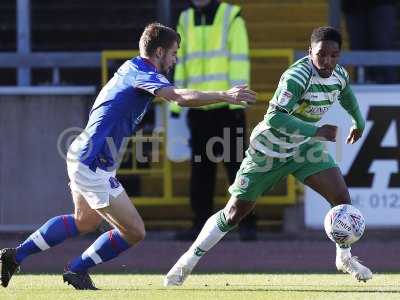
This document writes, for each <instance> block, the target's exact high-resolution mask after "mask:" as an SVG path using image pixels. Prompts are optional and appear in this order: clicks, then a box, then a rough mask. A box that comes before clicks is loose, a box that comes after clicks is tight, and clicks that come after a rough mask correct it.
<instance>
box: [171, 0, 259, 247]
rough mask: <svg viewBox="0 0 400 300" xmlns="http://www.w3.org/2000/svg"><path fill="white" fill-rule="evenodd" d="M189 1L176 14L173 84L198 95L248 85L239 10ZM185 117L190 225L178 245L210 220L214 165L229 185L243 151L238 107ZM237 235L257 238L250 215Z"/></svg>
mask: <svg viewBox="0 0 400 300" xmlns="http://www.w3.org/2000/svg"><path fill="white" fill-rule="evenodd" d="M191 2H192V3H191V4H192V5H191V7H190V8H188V9H186V10H184V11H183V12H182V13H181V14H180V17H179V22H178V26H177V32H179V34H180V35H181V37H182V43H181V46H180V49H179V51H178V63H177V65H176V68H175V76H174V80H175V85H176V86H178V87H182V88H190V89H202V90H215V89H217V90H219V89H222V90H224V89H227V88H230V87H232V86H235V85H241V84H246V85H248V84H249V78H250V63H249V55H248V54H249V45H248V37H247V31H246V26H245V22H244V20H243V18H242V17H241V8H240V7H239V6H237V5H231V4H228V3H225V2H220V1H217V0H192V1H191ZM180 109H181V107H179V106H178V105H174V104H171V106H170V110H171V112H172V114H173V115H177V114H179V112H180ZM187 117H188V125H189V130H190V146H191V178H190V203H191V206H192V210H193V213H194V220H193V227H192V228H191V229H190V230H188V231H186V232H180V233H178V234H177V239H181V240H191V239H193V238H194V237H196V236H197V234H198V233H199V232H200V230H201V228H202V227H203V225H204V223H205V221H206V220H207V219H208V218H209V217H210V216H211V215H212V212H213V196H214V189H215V182H216V171H217V161H220V160H221V159H220V157H222V158H223V162H224V166H225V168H226V170H227V174H228V179H229V182H230V184H232V183H233V182H234V180H235V175H236V172H237V171H238V169H239V167H240V162H241V160H242V159H243V157H244V150H245V147H246V145H244V144H245V143H244V139H245V138H244V136H245V113H244V110H243V107H241V106H235V105H229V104H224V103H217V104H211V105H207V106H204V107H200V108H197V109H192V108H191V109H190V110H189V112H188V115H187ZM213 141H214V142H215V143H213ZM221 146H222V147H221ZM239 233H240V237H241V239H242V240H254V239H256V221H255V216H254V214H251V215H250V216H249V217H248V218H246V219H245V220H244V221H243V222H242V223H241V228H240V230H239Z"/></svg>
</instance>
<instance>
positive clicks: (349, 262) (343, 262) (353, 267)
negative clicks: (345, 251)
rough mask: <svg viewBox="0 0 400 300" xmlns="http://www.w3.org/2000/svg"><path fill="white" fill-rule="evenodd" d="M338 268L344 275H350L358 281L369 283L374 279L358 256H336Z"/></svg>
mask: <svg viewBox="0 0 400 300" xmlns="http://www.w3.org/2000/svg"><path fill="white" fill-rule="evenodd" d="M336 268H337V269H338V270H339V271H342V272H343V273H349V274H350V275H351V276H353V277H354V278H355V279H357V280H358V281H364V282H367V280H370V279H371V278H372V272H371V270H370V269H368V268H367V267H366V266H363V265H362V264H361V263H360V262H359V261H358V258H357V257H356V256H347V257H345V256H341V255H337V256H336Z"/></svg>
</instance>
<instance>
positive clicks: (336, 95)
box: [328, 91, 340, 103]
mask: <svg viewBox="0 0 400 300" xmlns="http://www.w3.org/2000/svg"><path fill="white" fill-rule="evenodd" d="M339 95H340V91H333V92H332V93H330V94H329V95H328V99H329V102H330V103H334V102H335V101H337V100H338V99H339Z"/></svg>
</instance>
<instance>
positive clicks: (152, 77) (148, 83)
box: [134, 72, 173, 96]
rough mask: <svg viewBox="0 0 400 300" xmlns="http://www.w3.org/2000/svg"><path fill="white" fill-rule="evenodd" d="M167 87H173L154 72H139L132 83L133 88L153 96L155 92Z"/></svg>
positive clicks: (163, 77)
mask: <svg viewBox="0 0 400 300" xmlns="http://www.w3.org/2000/svg"><path fill="white" fill-rule="evenodd" d="M169 86H173V85H172V84H171V83H170V82H169V81H168V79H167V78H166V77H165V76H164V75H162V74H160V73H156V72H148V73H145V72H141V73H139V74H138V75H137V76H136V79H135V83H134V87H135V88H138V89H142V90H145V91H146V92H149V93H150V94H152V95H154V96H156V91H157V90H159V89H161V88H165V87H169Z"/></svg>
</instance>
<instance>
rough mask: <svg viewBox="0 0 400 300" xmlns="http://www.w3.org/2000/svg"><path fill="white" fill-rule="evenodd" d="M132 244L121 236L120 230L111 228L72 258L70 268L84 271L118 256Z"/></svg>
mask: <svg viewBox="0 0 400 300" xmlns="http://www.w3.org/2000/svg"><path fill="white" fill-rule="evenodd" d="M131 246H132V245H130V244H129V243H128V242H127V241H125V240H124V239H123V238H122V237H121V234H120V233H119V231H118V230H116V229H113V230H110V231H108V232H105V233H103V234H102V235H100V236H99V237H98V238H97V240H96V241H95V242H94V243H93V244H92V245H91V246H90V247H89V248H88V249H86V251H85V252H83V253H82V255H81V256H79V257H77V258H75V259H74V260H72V261H71V262H70V263H69V265H68V269H69V270H71V271H72V272H76V273H84V272H86V271H87V269H89V268H91V267H93V266H95V265H97V264H100V263H102V262H105V261H108V260H110V259H113V258H114V257H117V256H118V255H119V254H121V253H122V252H123V251H125V250H126V249H129V248H130V247H131Z"/></svg>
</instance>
